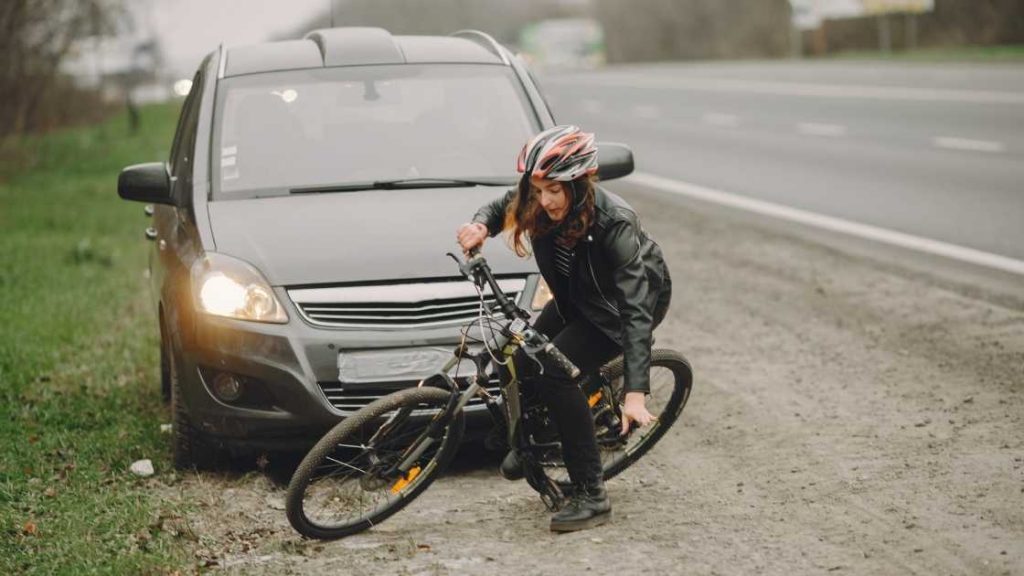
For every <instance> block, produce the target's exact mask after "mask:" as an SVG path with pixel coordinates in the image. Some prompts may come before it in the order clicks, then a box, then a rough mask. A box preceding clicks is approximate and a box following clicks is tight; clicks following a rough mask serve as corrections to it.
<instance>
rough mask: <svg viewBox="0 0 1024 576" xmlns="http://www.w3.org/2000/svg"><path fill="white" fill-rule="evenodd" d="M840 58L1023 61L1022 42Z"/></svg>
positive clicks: (840, 55)
mask: <svg viewBox="0 0 1024 576" xmlns="http://www.w3.org/2000/svg"><path fill="white" fill-rule="evenodd" d="M833 57H834V58H840V59H870V60H878V59H882V60H894V61H905V62H1011V63H1013V62H1016V63H1024V44H1009V45H1003V46H957V47H949V48H919V49H917V50H906V51H893V52H892V53H890V54H887V55H886V54H882V53H881V52H879V51H877V50H874V51H872V50H857V51H849V52H840V53H838V54H836V55H834V56H833Z"/></svg>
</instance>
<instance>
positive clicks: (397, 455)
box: [285, 386, 465, 540]
mask: <svg viewBox="0 0 1024 576" xmlns="http://www.w3.org/2000/svg"><path fill="white" fill-rule="evenodd" d="M450 397H451V392H448V391H446V390H442V389H440V388H434V387H429V386H424V387H421V388H408V389H405V390H400V391H398V392H394V393H392V394H389V395H387V396H385V397H383V398H380V399H378V400H376V401H374V402H372V403H371V404H368V405H367V406H365V407H363V408H361V409H360V410H359V411H357V412H356V413H355V414H353V415H351V416H349V417H348V418H346V419H345V420H342V421H341V422H340V423H339V424H338V425H337V426H335V427H334V428H332V429H331V430H330V431H329V432H328V433H327V434H325V435H324V437H323V438H321V439H320V441H319V442H317V444H316V445H315V446H314V447H313V449H312V450H310V451H309V453H308V454H307V455H306V457H305V458H303V460H302V462H301V463H300V464H299V467H298V468H297V469H296V471H295V474H294V475H293V476H292V479H291V482H290V483H289V484H288V492H287V496H286V499H285V509H286V511H287V515H288V521H289V522H290V523H291V525H292V527H293V528H295V530H297V531H298V532H299V533H300V534H302V535H303V536H306V537H309V538H316V539H321V540H330V539H335V538H341V537H344V536H349V535H351V534H356V533H358V532H362V531H363V530H366V529H367V528H370V527H371V526H373V525H375V524H379V523H380V522H382V521H384V520H385V519H386V518H388V517H389V516H391V515H392V514H394V513H395V512H398V511H399V510H401V509H402V508H403V507H405V506H406V505H407V504H409V502H411V501H412V500H413V499H414V498H416V497H417V496H419V495H420V494H421V493H422V492H423V491H424V490H425V489H426V488H427V486H429V485H430V483H431V482H433V481H434V479H435V478H437V476H439V475H440V474H441V472H442V471H443V470H444V468H445V467H446V466H447V465H448V463H449V462H450V461H451V459H452V457H454V455H455V453H456V452H457V451H458V447H459V441H460V440H461V438H462V432H463V429H464V426H465V421H464V418H463V416H462V413H461V412H460V413H458V414H455V415H454V416H453V417H452V418H451V421H450V422H449V423H448V425H447V426H446V427H445V428H444V429H443V433H442V434H441V435H440V437H439V438H437V439H432V440H430V441H428V442H426V447H425V449H423V445H424V440H425V437H426V436H427V432H428V427H429V426H430V424H431V422H432V421H433V420H434V419H435V418H437V417H438V415H439V414H440V413H441V412H442V411H443V409H444V408H445V406H446V405H447V404H448V399H449V398H450ZM417 448H420V449H422V452H421V453H419V454H416V452H419V450H417ZM403 462H404V463H405V466H404V468H405V472H402V471H400V470H399V469H398V468H397V467H398V466H399V464H401V463H403Z"/></svg>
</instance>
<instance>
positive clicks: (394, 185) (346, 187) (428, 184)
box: [291, 178, 514, 194]
mask: <svg viewBox="0 0 1024 576" xmlns="http://www.w3.org/2000/svg"><path fill="white" fill-rule="evenodd" d="M512 184H514V182H513V181H511V180H509V179H507V178H474V179H462V178H399V179H397V180H374V181H371V182H352V183H348V184H328V185H325V186H306V187H302V188H292V189H291V193H292V194H323V193H329V192H357V191H360V190H404V189H413V188H454V187H470V186H511V185H512Z"/></svg>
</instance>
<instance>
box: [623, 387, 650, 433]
mask: <svg viewBox="0 0 1024 576" xmlns="http://www.w3.org/2000/svg"><path fill="white" fill-rule="evenodd" d="M657 419H658V417H657V416H655V415H654V414H651V413H650V412H648V411H647V406H646V394H644V393H643V392H627V393H626V401H625V403H623V404H622V435H623V436H625V435H626V434H627V433H629V426H630V424H631V423H633V422H636V423H637V424H639V425H640V426H647V425H648V424H650V423H651V422H654V421H655V420H657Z"/></svg>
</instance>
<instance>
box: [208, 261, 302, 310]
mask: <svg viewBox="0 0 1024 576" xmlns="http://www.w3.org/2000/svg"><path fill="white" fill-rule="evenodd" d="M192 293H193V294H195V298H196V305H197V306H198V308H199V309H200V310H202V311H203V312H206V313H207V314H213V315H215V316H226V317H228V318H238V319H239V320H252V321H255V322H273V323H275V324H284V323H285V322H287V321H288V314H287V313H285V311H284V308H282V307H281V304H280V302H278V301H277V298H276V297H275V296H274V291H273V290H272V289H271V288H270V285H269V284H268V283H267V281H266V280H265V279H264V278H263V275H262V274H260V273H259V271H258V270H256V268H254V267H252V266H251V265H250V264H248V263H246V262H243V261H241V260H239V259H237V258H232V257H230V256H225V255H223V254H216V253H213V252H207V253H206V256H205V257H204V258H203V259H201V260H198V261H196V263H195V264H194V265H193V266H192Z"/></svg>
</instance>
